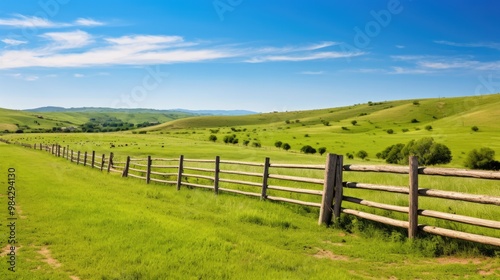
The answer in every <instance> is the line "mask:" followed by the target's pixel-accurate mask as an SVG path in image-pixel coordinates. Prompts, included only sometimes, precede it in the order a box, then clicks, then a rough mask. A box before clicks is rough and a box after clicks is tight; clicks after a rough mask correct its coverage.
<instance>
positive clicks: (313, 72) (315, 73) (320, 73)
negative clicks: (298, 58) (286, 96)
mask: <svg viewBox="0 0 500 280" xmlns="http://www.w3.org/2000/svg"><path fill="white" fill-rule="evenodd" d="M324 73H325V71H302V72H300V73H299V74H302V75H323V74H324Z"/></svg>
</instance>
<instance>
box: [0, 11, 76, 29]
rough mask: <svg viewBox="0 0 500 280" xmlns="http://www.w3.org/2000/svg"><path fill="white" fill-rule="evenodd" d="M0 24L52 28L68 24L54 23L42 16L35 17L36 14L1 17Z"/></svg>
mask: <svg viewBox="0 0 500 280" xmlns="http://www.w3.org/2000/svg"><path fill="white" fill-rule="evenodd" d="M0 26H8V27H17V28H23V27H31V28H33V27H37V28H51V27H57V26H60V27H63V26H68V25H66V24H59V23H54V22H51V21H50V20H47V19H43V18H40V17H35V16H32V17H27V16H23V15H19V14H16V15H15V16H14V17H12V18H7V19H2V18H0Z"/></svg>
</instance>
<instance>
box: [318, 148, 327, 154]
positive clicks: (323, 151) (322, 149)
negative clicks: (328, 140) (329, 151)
mask: <svg viewBox="0 0 500 280" xmlns="http://www.w3.org/2000/svg"><path fill="white" fill-rule="evenodd" d="M318 153H319V154H320V155H323V154H324V153H326V147H320V148H318Z"/></svg>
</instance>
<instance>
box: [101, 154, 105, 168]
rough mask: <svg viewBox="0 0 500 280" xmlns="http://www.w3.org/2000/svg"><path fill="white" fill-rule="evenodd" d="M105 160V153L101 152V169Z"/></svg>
mask: <svg viewBox="0 0 500 280" xmlns="http://www.w3.org/2000/svg"><path fill="white" fill-rule="evenodd" d="M105 162H106V155H105V154H102V159H101V171H102V170H103V169H104V163H105Z"/></svg>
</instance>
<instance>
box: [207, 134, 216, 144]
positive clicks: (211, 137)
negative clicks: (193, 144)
mask: <svg viewBox="0 0 500 280" xmlns="http://www.w3.org/2000/svg"><path fill="white" fill-rule="evenodd" d="M208 140H210V141H212V142H215V141H217V136H215V135H213V134H212V135H210V136H209V137H208Z"/></svg>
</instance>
